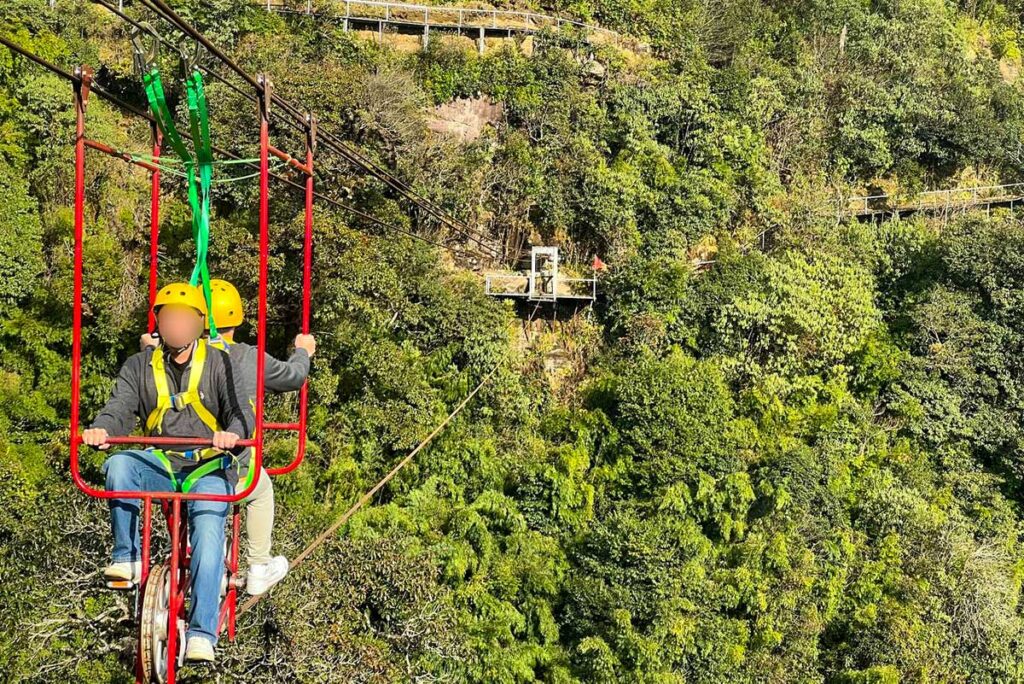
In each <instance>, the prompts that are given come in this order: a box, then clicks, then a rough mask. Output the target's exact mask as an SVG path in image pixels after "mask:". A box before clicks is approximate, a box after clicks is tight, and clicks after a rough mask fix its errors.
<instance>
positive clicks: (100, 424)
mask: <svg viewBox="0 0 1024 684" xmlns="http://www.w3.org/2000/svg"><path fill="white" fill-rule="evenodd" d="M143 356H145V354H144V353H143V354H135V355H134V356H131V357H129V358H128V360H127V361H125V362H124V365H123V366H121V370H120V372H119V373H118V374H117V382H116V383H115V384H114V392H113V393H112V394H111V395H110V399H108V400H107V403H106V405H105V406H104V407H103V409H102V410H101V411H100V412H99V414H98V415H97V416H96V418H95V420H93V421H92V425H91V426H90V427H93V428H102V429H104V430H106V431H107V434H108V435H110V436H111V437H124V436H125V435H128V434H131V431H132V430H134V429H135V419H136V417H137V415H138V411H139V406H140V404H141V401H140V399H139V394H140V392H141V391H142V371H143V370H145V366H144V364H143V363H142V360H143Z"/></svg>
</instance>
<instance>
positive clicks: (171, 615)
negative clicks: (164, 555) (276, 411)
mask: <svg viewBox="0 0 1024 684" xmlns="http://www.w3.org/2000/svg"><path fill="white" fill-rule="evenodd" d="M91 82H92V70H91V69H90V68H89V67H86V66H81V67H78V68H77V69H76V70H75V82H74V106H75V113H76V136H75V207H74V239H75V246H74V311H73V317H72V352H71V418H70V428H71V429H70V440H69V447H70V470H71V478H72V480H73V481H74V483H75V485H76V486H77V487H78V488H79V489H80V490H82V491H83V492H85V493H86V494H88V495H89V496H92V497H96V498H101V499H113V498H127V499H141V500H142V523H141V541H142V549H141V552H142V559H141V560H142V574H141V577H140V581H139V585H138V586H139V591H140V592H145V588H146V583H147V581H148V579H149V574H150V562H151V558H150V537H151V532H152V515H151V507H152V502H153V501H159V502H160V503H161V507H162V508H163V511H164V514H165V516H166V518H167V525H168V532H169V534H170V538H171V553H170V559H169V564H170V580H169V581H170V598H169V610H168V631H167V681H169V682H173V681H174V679H175V666H176V658H177V652H178V646H179V644H178V640H177V630H176V624H177V619H178V618H179V617H181V616H183V615H184V606H185V598H186V593H187V591H188V586H189V578H188V565H189V556H190V549H189V546H188V531H187V530H188V528H187V521H186V518H185V516H183V515H182V509H181V502H182V501H195V500H202V501H221V502H226V503H231V504H234V506H233V511H232V521H231V529H232V541H231V551H230V554H229V558H228V559H227V566H228V568H227V569H228V572H229V582H228V590H227V594H226V596H225V598H224V601H223V603H222V604H221V611H220V620H219V625H218V630H219V631H221V630H224V629H225V628H226V630H227V634H228V638H229V639H233V638H234V636H235V617H236V608H237V600H238V587H239V584H240V582H239V581H238V551H239V533H240V512H239V505H238V504H239V502H241V501H242V500H243V499H245V498H246V497H247V496H249V495H250V494H251V493H252V492H253V490H254V489H255V488H256V486H257V484H258V483H259V478H260V476H261V468H262V466H263V448H264V437H265V430H290V431H295V432H297V435H298V446H297V448H296V452H295V456H294V457H293V458H292V460H291V462H289V463H288V464H287V465H285V466H281V467H278V468H267V469H266V472H267V473H269V474H270V475H279V474H284V473H289V472H291V471H293V470H295V469H296V468H297V467H298V466H299V464H300V463H302V460H303V458H304V456H305V451H306V418H307V415H308V413H307V400H308V387H307V385H308V383H303V386H302V388H301V390H300V392H299V412H298V414H299V415H298V420H297V421H295V422H290V423H270V422H264V420H263V414H264V406H263V404H264V395H265V391H264V387H263V380H264V366H265V362H264V353H265V351H266V322H267V262H268V256H269V251H270V245H269V242H270V238H269V199H268V196H269V188H268V186H269V176H270V169H269V158H270V156H271V155H273V156H275V157H277V158H279V159H281V160H283V161H285V162H287V163H288V164H289V165H290V166H291V167H293V168H295V169H296V170H297V171H299V172H300V173H302V174H303V175H304V176H305V181H306V183H305V232H304V240H303V272H302V289H303V296H302V332H303V333H309V320H310V284H311V275H312V248H313V152H314V145H315V136H316V124H315V121H314V120H313V119H312V117H307V121H306V155H305V156H306V162H305V164H302V163H301V162H299V161H298V160H296V159H295V158H293V157H291V156H290V155H288V154H285V153H284V152H281V151H280V150H278V149H277V148H275V147H273V146H271V145H270V141H269V123H270V101H271V95H270V88H271V86H270V82H269V80H268V79H266V78H265V77H261V78H260V81H259V83H260V85H261V87H260V88H259V89H258V90H257V102H258V104H259V119H260V130H259V147H260V153H259V186H260V197H259V233H260V247H259V251H260V257H259V304H258V314H257V325H256V337H257V342H256V347H257V350H258V354H257V363H256V397H255V425H254V430H253V436H252V438H249V439H243V440H240V441H239V442H238V444H239V445H240V446H248V447H251V448H252V451H253V460H252V463H251V464H250V467H251V468H254V469H255V470H254V473H253V475H254V476H253V479H252V482H251V483H250V485H249V486H248V487H246V488H245V489H244V490H243V491H241V492H237V493H236V494H233V495H232V494H227V495H213V494H193V493H189V494H186V493H182V492H143V491H106V490H102V489H96V488H94V487H92V486H91V485H89V484H88V483H87V482H86V481H85V480H84V479H83V477H82V475H81V472H80V469H79V456H80V448H81V446H82V444H83V442H82V436H81V432H80V429H81V426H80V424H79V421H80V407H81V366H82V309H83V300H82V282H83V245H84V240H85V227H84V210H85V156H86V154H85V151H86V148H89V149H93V150H97V151H99V152H103V153H105V154H108V155H110V156H113V157H116V158H119V159H123V160H125V161H128V162H130V163H132V164H135V165H136V166H140V167H142V168H145V169H147V170H148V171H149V172H150V174H151V190H150V192H151V196H150V265H149V301H150V313H149V329H150V330H154V329H155V323H156V321H155V317H154V314H153V311H152V303H153V301H154V299H155V297H156V292H157V253H158V246H159V232H160V229H159V223H160V221H159V212H160V170H159V167H158V166H157V165H156V164H152V163H148V162H146V161H143V160H139V159H137V158H134V157H132V156H130V155H127V154H125V153H123V152H120V151H118V150H116V149H114V148H112V147H110V146H109V145H106V144H104V143H102V142H99V141H95V140H91V139H88V138H86V136H85V114H86V107H87V105H88V100H89V89H90V85H91ZM150 123H151V130H152V139H153V157H154V158H155V159H156V160H159V156H160V144H161V139H160V131H159V129H158V128H157V125H156V123H155V121H154V120H153V119H152V117H150ZM107 441H108V443H110V444H113V445H129V444H134V445H142V446H171V445H187V444H192V445H194V444H206V445H209V444H211V440H210V439H202V438H190V437H178V438H175V437H150V436H127V437H110V438H109V439H108V440H107ZM141 603H142V602H141V601H140V602H139V604H140V606H141ZM140 611H141V608H140ZM139 617H140V618H141V614H140V616H139ZM141 649H142V644H141V642H140V644H139V653H138V655H137V657H136V668H135V669H136V681H137V682H142V681H143V676H144V673H143V665H142V651H141Z"/></svg>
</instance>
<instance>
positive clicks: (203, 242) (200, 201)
mask: <svg viewBox="0 0 1024 684" xmlns="http://www.w3.org/2000/svg"><path fill="white" fill-rule="evenodd" d="M142 81H143V85H144V86H145V91H146V100H147V101H148V102H149V109H150V111H151V112H152V113H153V117H154V118H155V119H156V122H157V126H158V127H159V128H160V132H161V133H163V136H164V138H166V139H167V141H168V142H169V143H170V145H171V148H172V149H173V150H174V151H175V153H177V155H178V156H179V157H181V161H182V163H183V164H184V167H185V179H186V181H185V182H186V185H187V187H188V203H189V207H190V208H191V209H192V238H193V240H194V241H195V243H196V264H195V267H194V268H193V271H192V277H191V278H190V280H189V282H190V284H191V285H197V284H198V283H199V282H200V280H201V281H202V286H203V296H204V298H205V299H206V306H207V309H208V310H209V312H210V313H209V315H208V318H209V322H210V333H211V335H212V336H214V337H216V335H217V326H216V323H215V322H214V319H213V305H212V294H211V292H210V273H209V269H208V267H207V264H206V258H207V254H208V252H209V244H210V187H211V185H212V184H213V154H212V152H211V146H210V123H209V115H208V111H207V107H206V91H205V90H204V89H203V77H202V75H201V74H200V72H199V70H198V69H193V70H192V75H191V76H190V77H189V78H188V79H187V80H186V81H185V87H186V90H187V92H188V112H189V124H190V128H191V132H192V139H193V141H194V143H195V149H196V157H195V159H193V157H192V155H191V154H190V153H189V151H188V148H187V147H185V144H184V142H182V139H181V135H180V134H179V133H178V129H177V127H176V126H175V125H174V116H173V115H172V114H171V111H170V109H169V108H168V106H167V97H166V95H165V93H164V87H163V81H162V80H161V78H160V71H159V69H158V68H157V67H155V66H154V67H152V68H151V69H150V70H149V71H147V72H146V73H144V74H143V77H142ZM197 169H198V171H199V174H198V175H199V178H198V180H197V178H196V173H195V171H196V170H197Z"/></svg>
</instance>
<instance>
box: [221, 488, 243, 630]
mask: <svg viewBox="0 0 1024 684" xmlns="http://www.w3.org/2000/svg"><path fill="white" fill-rule="evenodd" d="M241 521H242V515H241V512H240V511H239V508H238V504H235V510H234V515H233V516H232V520H231V564H230V566H229V568H230V570H231V572H229V573H228V580H229V581H228V595H227V596H226V597H225V600H226V601H227V604H228V640H229V641H234V640H235V616H236V609H237V607H238V587H237V586H235V581H234V580H235V578H236V577H237V576H238V547H239V545H240V540H241V538H242V537H241V534H242V522H241Z"/></svg>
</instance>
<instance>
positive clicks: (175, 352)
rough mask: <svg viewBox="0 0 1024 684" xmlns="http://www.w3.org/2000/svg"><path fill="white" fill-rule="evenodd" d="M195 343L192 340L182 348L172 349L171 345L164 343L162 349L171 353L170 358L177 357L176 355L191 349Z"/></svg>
mask: <svg viewBox="0 0 1024 684" xmlns="http://www.w3.org/2000/svg"><path fill="white" fill-rule="evenodd" d="M195 343H196V341H195V340H192V341H191V342H189V343H188V344H186V345H184V346H181V347H172V346H171V345H169V344H167V342H166V341H164V349H167V350H168V351H170V352H171V356H177V355H178V354H180V353H182V352H183V351H185V350H186V349H188V348H189V347H191V346H192V345H194V344H195Z"/></svg>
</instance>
